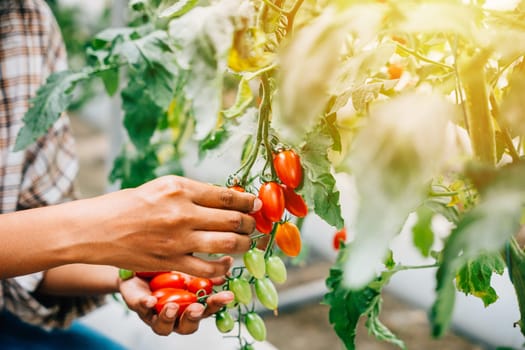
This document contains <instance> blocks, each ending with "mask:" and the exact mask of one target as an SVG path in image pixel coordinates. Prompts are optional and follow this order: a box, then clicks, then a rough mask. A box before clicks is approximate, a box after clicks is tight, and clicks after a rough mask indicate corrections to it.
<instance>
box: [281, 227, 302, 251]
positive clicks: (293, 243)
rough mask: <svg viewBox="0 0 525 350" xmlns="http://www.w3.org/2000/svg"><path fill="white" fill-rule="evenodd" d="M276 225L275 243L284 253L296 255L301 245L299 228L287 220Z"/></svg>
mask: <svg viewBox="0 0 525 350" xmlns="http://www.w3.org/2000/svg"><path fill="white" fill-rule="evenodd" d="M278 225H279V226H277V231H276V232H275V243H276V244H277V246H278V247H279V249H281V250H282V251H283V253H284V254H286V255H288V256H290V257H296V256H297V255H299V253H300V252H301V245H302V244H301V234H300V233H299V229H298V228H297V226H295V224H294V223H291V222H288V221H287V222H283V223H282V224H278Z"/></svg>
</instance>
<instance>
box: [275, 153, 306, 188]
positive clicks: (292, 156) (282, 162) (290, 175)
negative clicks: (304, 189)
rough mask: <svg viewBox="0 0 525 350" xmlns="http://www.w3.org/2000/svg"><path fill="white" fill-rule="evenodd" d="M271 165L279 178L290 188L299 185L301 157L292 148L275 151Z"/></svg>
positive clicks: (301, 170) (301, 173) (301, 171)
mask: <svg viewBox="0 0 525 350" xmlns="http://www.w3.org/2000/svg"><path fill="white" fill-rule="evenodd" d="M273 167H274V168H275V172H276V173H277V176H278V177H279V180H281V182H282V183H283V184H285V185H286V186H289V187H291V188H292V189H295V188H297V187H299V185H300V184H301V182H302V181H303V168H302V167H301V159H300V158H299V155H298V154H297V153H295V152H294V151H293V150H285V151H282V152H279V153H277V154H276V155H275V156H274V158H273Z"/></svg>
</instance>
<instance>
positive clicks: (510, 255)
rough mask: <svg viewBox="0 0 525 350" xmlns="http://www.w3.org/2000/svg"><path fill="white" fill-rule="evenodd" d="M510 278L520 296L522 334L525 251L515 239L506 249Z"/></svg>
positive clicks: (522, 327) (523, 330) (524, 322)
mask: <svg viewBox="0 0 525 350" xmlns="http://www.w3.org/2000/svg"><path fill="white" fill-rule="evenodd" d="M505 255H506V260H507V261H506V262H507V267H508V270H509V275H510V280H511V281H512V284H513V285H514V290H515V291H516V295H517V297H518V305H519V308H520V314H521V319H520V321H519V322H518V325H519V326H520V330H521V334H523V335H525V253H524V252H523V249H522V248H521V247H520V246H519V245H518V244H517V242H516V241H515V240H511V242H510V244H508V245H507V246H506V249H505Z"/></svg>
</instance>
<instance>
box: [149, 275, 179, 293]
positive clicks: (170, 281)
mask: <svg viewBox="0 0 525 350" xmlns="http://www.w3.org/2000/svg"><path fill="white" fill-rule="evenodd" d="M149 288H150V289H151V290H153V291H154V290H157V289H161V288H178V289H186V279H185V278H184V275H182V274H181V273H178V272H175V271H171V272H166V273H161V274H160V275H157V276H155V277H153V279H152V280H151V281H149Z"/></svg>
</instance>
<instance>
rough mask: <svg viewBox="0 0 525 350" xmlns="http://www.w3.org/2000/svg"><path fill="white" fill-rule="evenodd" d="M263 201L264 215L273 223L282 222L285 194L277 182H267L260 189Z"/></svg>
mask: <svg viewBox="0 0 525 350" xmlns="http://www.w3.org/2000/svg"><path fill="white" fill-rule="evenodd" d="M259 198H260V199H261V201H262V203H263V206H262V209H261V211H262V214H263V215H264V216H265V217H266V218H268V219H269V220H270V221H272V222H277V221H280V220H281V216H283V213H284V194H283V189H282V188H281V186H279V184H278V183H277V182H273V181H272V182H266V183H264V184H262V186H261V188H260V189H259Z"/></svg>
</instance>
